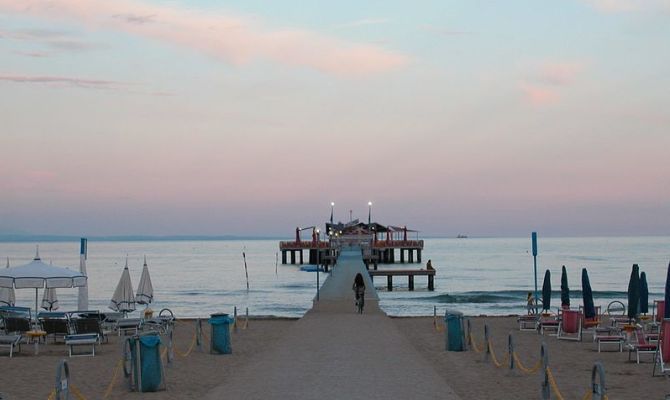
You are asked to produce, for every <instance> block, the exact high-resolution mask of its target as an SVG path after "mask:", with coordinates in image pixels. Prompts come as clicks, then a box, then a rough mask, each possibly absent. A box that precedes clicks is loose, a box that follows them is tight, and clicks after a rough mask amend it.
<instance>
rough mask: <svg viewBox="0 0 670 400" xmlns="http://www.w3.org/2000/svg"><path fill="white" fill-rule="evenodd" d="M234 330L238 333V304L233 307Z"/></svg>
mask: <svg viewBox="0 0 670 400" xmlns="http://www.w3.org/2000/svg"><path fill="white" fill-rule="evenodd" d="M233 332H235V333H237V306H235V307H233Z"/></svg>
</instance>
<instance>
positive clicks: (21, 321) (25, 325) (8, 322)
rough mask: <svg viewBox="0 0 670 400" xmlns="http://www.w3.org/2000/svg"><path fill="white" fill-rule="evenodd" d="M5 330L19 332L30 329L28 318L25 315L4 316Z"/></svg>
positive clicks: (9, 332)
mask: <svg viewBox="0 0 670 400" xmlns="http://www.w3.org/2000/svg"><path fill="white" fill-rule="evenodd" d="M3 320H4V326H5V332H6V333H8V334H11V333H17V334H21V333H24V332H28V331H29V330H31V327H30V319H29V318H25V317H4V318H3Z"/></svg>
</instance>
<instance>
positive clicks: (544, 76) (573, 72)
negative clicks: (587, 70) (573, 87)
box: [538, 62, 584, 86]
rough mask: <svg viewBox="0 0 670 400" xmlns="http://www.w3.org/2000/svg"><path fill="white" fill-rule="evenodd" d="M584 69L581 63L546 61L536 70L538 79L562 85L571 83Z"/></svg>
mask: <svg viewBox="0 0 670 400" xmlns="http://www.w3.org/2000/svg"><path fill="white" fill-rule="evenodd" d="M583 69H584V65H583V63H567V62H554V63H546V64H545V65H543V66H542V67H541V68H540V71H539V72H538V79H539V80H540V81H541V82H543V83H546V84H551V85H558V86H564V85H569V84H572V83H573V82H574V80H575V78H576V77H577V75H578V74H579V73H580V72H581V71H582V70H583Z"/></svg>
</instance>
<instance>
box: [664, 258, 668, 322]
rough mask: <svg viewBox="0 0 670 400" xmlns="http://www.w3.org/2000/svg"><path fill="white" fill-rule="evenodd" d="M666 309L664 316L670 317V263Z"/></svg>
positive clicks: (666, 290) (666, 279) (666, 289)
mask: <svg viewBox="0 0 670 400" xmlns="http://www.w3.org/2000/svg"><path fill="white" fill-rule="evenodd" d="M665 304H666V306H665V311H663V318H664V319H665V318H670V264H668V274H667V275H666V278H665Z"/></svg>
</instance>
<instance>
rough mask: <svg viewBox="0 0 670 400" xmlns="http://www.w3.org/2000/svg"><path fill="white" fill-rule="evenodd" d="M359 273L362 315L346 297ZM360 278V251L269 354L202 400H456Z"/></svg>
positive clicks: (342, 263) (345, 255)
mask: <svg viewBox="0 0 670 400" xmlns="http://www.w3.org/2000/svg"><path fill="white" fill-rule="evenodd" d="M357 272H361V273H362V274H363V276H364V277H365V279H366V287H367V290H366V301H365V310H364V313H363V314H362V315H359V314H357V313H356V312H355V307H354V296H353V291H352V290H351V285H352V283H353V279H354V276H355V275H356V273H357ZM365 272H366V270H365V266H364V264H363V261H362V259H361V256H360V250H357V251H346V252H342V253H341V255H340V258H339V259H338V264H337V266H336V267H335V270H334V272H333V273H332V275H331V276H329V277H328V278H327V279H326V280H325V282H324V284H323V286H322V290H321V295H320V300H319V301H318V302H316V301H315V302H314V307H313V308H312V309H311V310H310V311H308V312H307V313H306V314H305V316H304V317H303V318H301V319H300V320H299V321H297V322H296V323H295V325H294V326H293V327H292V328H291V329H289V331H288V332H287V333H286V335H285V336H284V337H283V338H282V339H280V340H279V341H278V342H277V343H276V345H275V346H273V347H272V348H271V349H270V350H268V351H267V352H266V353H264V354H262V355H260V356H259V357H258V358H257V359H255V360H253V361H251V362H250V363H249V364H247V365H245V366H244V367H242V368H240V369H239V370H236V371H233V372H232V373H231V374H227V376H222V377H221V380H222V383H221V385H220V386H218V387H216V388H214V389H213V390H212V391H210V392H209V393H208V395H207V396H206V397H205V398H206V399H211V400H218V399H222V398H231V399H242V398H244V399H296V400H300V399H305V400H306V399H361V400H362V399H365V400H369V399H454V400H457V399H459V397H458V396H457V395H456V394H455V393H454V392H453V391H452V390H451V388H450V387H449V385H448V384H447V382H446V380H445V377H444V376H441V375H439V374H438V373H437V372H436V371H435V369H433V367H432V366H431V365H430V364H429V362H428V361H426V360H425V359H424V358H423V357H422V356H421V355H420V354H419V353H418V352H417V351H416V350H415V349H414V347H413V346H412V344H411V343H410V342H409V341H408V340H407V338H405V337H404V336H403V335H402V334H401V333H400V331H399V330H398V329H397V328H396V327H395V325H394V324H393V322H392V321H391V320H390V318H389V317H388V316H386V314H384V313H383V312H382V311H381V310H380V309H379V306H378V297H377V294H376V293H375V291H374V287H373V286H372V284H371V282H370V278H369V276H368V275H367V274H366V273H365ZM436 340H439V339H436ZM234 347H235V343H233V351H234ZM233 357H234V354H233Z"/></svg>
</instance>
